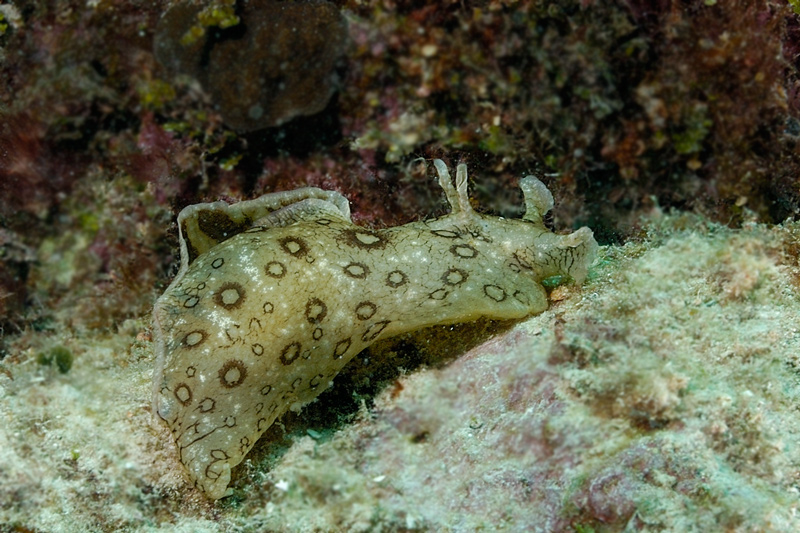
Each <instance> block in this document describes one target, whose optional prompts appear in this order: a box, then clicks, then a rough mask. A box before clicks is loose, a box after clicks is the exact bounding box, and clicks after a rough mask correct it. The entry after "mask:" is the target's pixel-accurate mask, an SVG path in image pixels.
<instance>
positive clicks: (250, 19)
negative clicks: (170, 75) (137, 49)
mask: <svg viewBox="0 0 800 533" xmlns="http://www.w3.org/2000/svg"><path fill="white" fill-rule="evenodd" d="M203 13H204V10H203V9H201V7H200V6H196V5H193V4H191V3H186V2H182V3H178V4H175V5H174V6H173V7H172V8H170V9H169V10H168V11H167V12H166V13H165V14H164V16H163V17H162V19H161V21H160V22H159V25H158V28H157V30H156V37H155V44H154V48H155V54H156V57H157V58H158V60H159V61H160V62H161V63H162V64H163V65H164V66H166V67H167V68H168V69H169V70H171V71H173V72H175V73H182V74H188V75H191V76H193V77H195V78H196V79H197V80H198V81H199V82H200V83H201V84H202V86H203V88H204V89H205V91H206V92H207V93H208V94H209V95H210V96H211V98H212V101H213V103H214V105H215V106H216V107H217V109H218V110H219V111H220V113H221V114H222V116H223V119H224V121H225V123H226V124H227V125H228V126H230V127H232V128H234V129H236V130H238V131H242V132H246V131H253V130H257V129H261V128H267V127H273V126H280V125H281V124H283V123H285V122H287V121H289V120H291V119H292V118H294V117H297V116H303V115H314V114H316V113H319V112H320V111H322V110H323V109H325V107H326V106H327V105H328V102H329V101H330V98H331V96H333V93H334V92H336V89H337V88H338V86H339V82H340V80H339V76H338V74H337V72H336V66H337V63H338V62H339V60H340V58H341V57H342V56H343V54H344V52H345V48H346V46H347V42H348V39H347V25H346V22H345V20H344V18H343V17H342V15H341V13H340V12H339V10H338V9H337V8H336V6H334V5H333V4H331V3H329V2H325V1H321V0H309V1H303V2H276V1H274V0H256V1H251V2H249V3H247V4H245V5H244V6H243V7H242V9H241V13H240V14H239V16H238V18H237V17H235V16H230V17H228V18H226V19H221V20H219V21H217V20H213V19H212V22H213V24H209V25H207V26H206V27H203V24H204V22H203V21H204V20H206V23H208V20H207V19H208V17H206V18H204V17H203V16H201V15H203ZM237 22H238V23H237ZM228 24H232V25H230V26H229V27H226V26H227V25H228Z"/></svg>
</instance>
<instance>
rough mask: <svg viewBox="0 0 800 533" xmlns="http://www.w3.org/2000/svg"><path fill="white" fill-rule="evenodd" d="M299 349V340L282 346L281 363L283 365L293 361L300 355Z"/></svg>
mask: <svg viewBox="0 0 800 533" xmlns="http://www.w3.org/2000/svg"><path fill="white" fill-rule="evenodd" d="M300 349H301V346H300V343H299V342H293V343H291V344H287V345H286V346H284V347H283V350H281V363H283V364H284V365H285V366H288V365H291V364H292V363H294V361H295V359H297V358H298V357H300Z"/></svg>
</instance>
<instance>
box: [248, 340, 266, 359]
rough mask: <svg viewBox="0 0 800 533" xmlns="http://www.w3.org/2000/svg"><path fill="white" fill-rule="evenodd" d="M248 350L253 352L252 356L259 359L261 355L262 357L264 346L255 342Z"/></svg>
mask: <svg viewBox="0 0 800 533" xmlns="http://www.w3.org/2000/svg"><path fill="white" fill-rule="evenodd" d="M250 349H251V350H252V351H253V355H255V356H256V357H261V356H262V355H264V346H263V345H261V344H259V343H257V342H256V343H253V344H252V345H251V346H250Z"/></svg>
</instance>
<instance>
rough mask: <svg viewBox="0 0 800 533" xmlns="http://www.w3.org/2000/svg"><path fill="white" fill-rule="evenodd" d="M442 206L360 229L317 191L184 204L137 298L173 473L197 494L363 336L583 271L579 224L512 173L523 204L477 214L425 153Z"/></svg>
mask: <svg viewBox="0 0 800 533" xmlns="http://www.w3.org/2000/svg"><path fill="white" fill-rule="evenodd" d="M434 164H435V166H436V170H437V172H438V174H439V184H440V185H441V187H442V188H443V189H444V192H445V194H446V196H447V200H448V202H449V203H450V207H451V212H450V214H448V215H446V216H443V217H441V218H437V219H434V220H427V221H420V222H413V223H410V224H406V225H404V226H398V227H394V228H387V229H382V230H371V229H367V228H363V227H359V226H356V225H354V224H353V222H352V221H351V220H350V208H349V204H348V202H347V200H346V199H345V198H344V197H343V196H342V195H340V194H339V193H336V192H333V191H324V190H321V189H317V188H304V189H298V190H294V191H288V192H279V193H273V194H267V195H265V196H262V197H260V198H257V199H255V200H250V201H245V202H239V203H237V204H233V205H228V204H226V203H224V202H215V203H209V204H198V205H193V206H190V207H187V208H186V209H184V210H183V211H182V212H181V213H180V215H179V216H178V227H179V231H180V237H181V242H180V244H181V267H180V271H179V273H178V275H177V277H176V278H175V280H174V281H173V282H172V284H171V285H170V286H169V288H168V289H167V290H166V292H165V293H164V294H163V295H162V296H161V297H160V298H159V299H158V302H157V303H156V305H155V309H154V311H153V315H154V326H155V327H154V329H155V333H156V351H157V358H158V365H157V369H156V372H155V376H154V409H155V412H157V413H158V415H159V416H160V417H161V418H162V419H163V420H164V421H165V422H166V423H167V425H168V426H169V427H170V429H171V430H172V434H173V436H174V438H175V442H176V444H177V446H178V450H179V452H180V460H181V461H182V462H183V464H184V466H185V467H186V470H187V471H188V473H189V477H190V478H191V479H192V481H194V484H195V485H196V486H197V487H198V488H199V489H200V490H201V491H203V492H204V493H205V494H206V495H207V496H208V497H210V498H212V499H218V498H222V497H224V496H226V495H228V494H229V493H230V489H228V484H229V482H230V479H231V469H232V468H233V467H234V466H236V465H237V464H239V463H240V462H241V461H242V460H243V458H244V457H245V455H246V454H247V452H248V451H249V450H250V449H251V448H252V447H253V445H254V444H255V442H256V440H258V438H259V437H260V436H261V434H262V433H263V432H264V431H265V430H266V429H267V428H268V427H269V426H270V425H272V423H273V422H274V421H275V420H276V419H277V418H278V417H280V416H281V415H283V414H284V413H285V412H286V411H287V410H288V409H290V408H293V407H295V408H297V407H299V406H302V405H303V404H306V403H308V402H309V401H311V400H313V399H314V398H316V397H317V396H318V395H319V394H320V393H321V392H322V391H323V390H325V389H326V388H327V387H329V386H330V385H331V383H332V380H333V378H334V377H335V376H336V375H337V373H339V371H340V370H341V369H342V367H344V365H345V364H347V362H348V361H350V360H351V359H352V358H353V357H354V356H355V355H356V354H358V353H359V352H360V351H361V350H363V349H364V348H366V347H367V346H369V345H370V344H372V343H373V342H375V341H377V340H379V339H383V338H386V337H391V336H393V335H397V334H400V333H403V332H407V331H412V330H416V329H420V328H424V327H427V326H433V325H437V324H454V323H461V322H466V321H471V320H475V319H477V318H479V317H487V318H490V319H518V318H523V317H525V316H529V315H534V314H537V313H541V312H542V311H544V310H545V309H547V305H548V304H547V294H546V293H545V290H544V289H543V288H542V285H541V283H540V282H541V281H542V280H543V279H544V278H547V277H550V276H554V275H564V276H570V277H572V278H573V279H574V280H576V281H577V282H580V281H582V280H583V279H584V277H585V275H586V271H587V267H588V265H589V263H590V262H591V261H592V258H593V256H594V253H595V249H596V247H597V244H596V242H595V240H594V237H593V235H592V232H591V230H589V229H588V228H581V229H579V230H578V231H576V232H574V233H572V234H569V235H556V234H554V233H551V232H550V231H548V230H547V229H546V228H545V226H544V224H543V222H542V216H543V215H544V214H545V213H546V212H547V211H549V210H550V208H551V207H552V206H553V197H552V195H551V194H550V192H549V191H548V190H547V188H546V187H545V186H544V184H543V183H542V182H540V181H539V180H537V179H536V178H533V177H530V176H529V177H527V178H524V179H523V180H522V181H521V182H520V187H521V188H522V192H523V193H524V196H525V208H526V212H525V215H524V216H523V218H522V219H521V220H519V219H503V218H497V217H491V216H483V215H480V214H478V213H476V212H475V211H473V210H472V207H471V206H470V202H469V198H468V196H467V169H466V166H465V165H463V164H462V165H459V166H458V169H457V172H456V178H455V184H453V181H452V179H451V176H450V173H449V171H448V170H447V168H446V167H445V165H444V163H443V162H442V161H440V160H436V161H435V162H434Z"/></svg>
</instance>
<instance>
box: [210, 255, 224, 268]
mask: <svg viewBox="0 0 800 533" xmlns="http://www.w3.org/2000/svg"><path fill="white" fill-rule="evenodd" d="M224 264H225V258H224V257H217V258H216V259H214V260H213V261H211V268H220V267H221V266H222V265H224Z"/></svg>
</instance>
